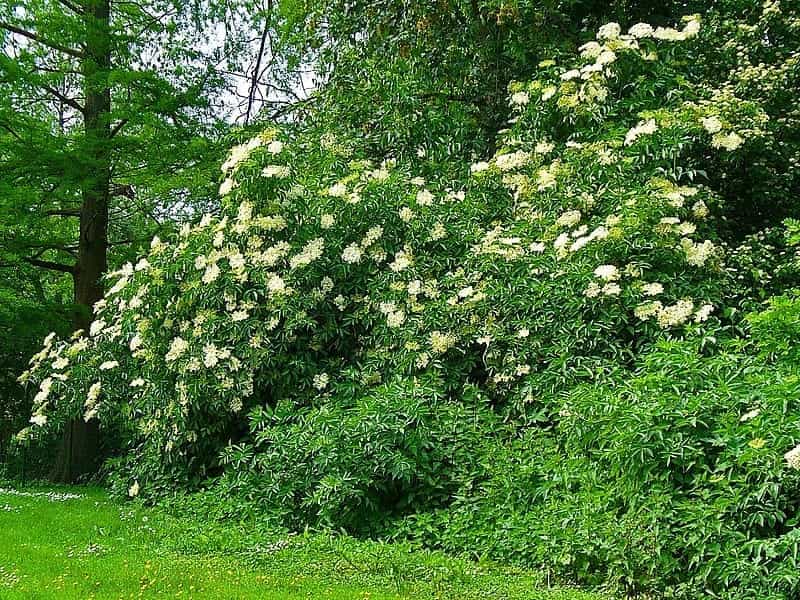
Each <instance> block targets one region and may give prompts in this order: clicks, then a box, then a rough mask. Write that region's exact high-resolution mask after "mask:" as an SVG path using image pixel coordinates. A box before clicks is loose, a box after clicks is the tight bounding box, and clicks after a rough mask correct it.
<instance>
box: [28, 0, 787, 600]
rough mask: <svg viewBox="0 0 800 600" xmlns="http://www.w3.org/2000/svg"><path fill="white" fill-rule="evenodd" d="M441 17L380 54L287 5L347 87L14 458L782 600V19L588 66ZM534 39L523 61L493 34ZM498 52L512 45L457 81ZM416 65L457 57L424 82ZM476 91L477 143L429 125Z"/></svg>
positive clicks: (568, 570)
mask: <svg viewBox="0 0 800 600" xmlns="http://www.w3.org/2000/svg"><path fill="white" fill-rule="evenodd" d="M443 4H448V3H443ZM451 4H453V6H450V5H449V4H448V6H449V8H443V9H442V13H441V14H438V13H433V15H432V16H430V19H428V18H427V16H426V15H427V13H423V12H422V10H421V8H420V7H417V6H416V5H414V4H412V5H411V6H410V8H409V11H408V12H403V13H402V14H401V15H400V16H401V17H402V18H401V19H400V24H399V25H397V27H396V29H394V30H389V31H387V30H386V28H387V27H389V26H388V25H387V24H386V23H383V20H384V19H387V18H389V17H388V15H389V14H392V13H391V11H390V12H389V13H382V12H375V11H374V10H373V9H371V8H370V7H369V6H367V7H358V6H356V7H355V8H354V9H353V13H352V15H350V16H352V18H350V16H348V15H346V14H344V13H345V10H344V8H343V7H339V6H338V3H335V2H329V3H321V4H320V9H319V10H320V11H322V12H324V11H325V10H326V9H325V8H324V7H326V6H327V7H329V8H330V7H332V8H331V18H330V19H329V20H328V21H327V22H326V23H325V24H324V25H323V24H321V23H320V22H318V20H317V19H318V17H319V15H316V13H315V12H314V11H313V10H308V7H307V6H306V5H305V4H302V3H297V4H295V3H285V4H284V5H283V6H282V8H281V10H282V11H283V12H282V13H281V15H282V17H281V18H282V19H283V20H282V21H280V27H281V28H282V29H281V31H282V32H283V34H282V35H283V37H282V42H283V43H284V44H285V48H286V49H287V50H286V51H287V52H289V54H290V56H293V55H292V53H293V52H295V53H297V57H295V58H297V60H300V57H302V56H304V55H305V54H304V52H305V51H306V48H307V45H310V46H311V47H314V48H315V49H320V48H321V49H322V50H321V51H322V58H321V60H322V64H323V65H327V66H328V67H329V68H330V69H331V72H330V73H329V75H330V81H329V84H328V87H326V88H323V89H322V90H321V92H320V94H319V95H318V96H317V97H316V98H313V100H315V102H312V103H311V104H310V105H309V106H310V108H308V114H307V115H305V117H304V118H300V117H298V119H297V120H296V121H295V122H292V123H287V124H283V125H281V126H278V125H274V124H272V125H269V126H267V127H265V128H264V129H263V130H262V131H259V132H257V134H256V135H255V137H251V136H253V132H252V131H250V132H245V131H242V132H241V133H240V139H239V141H240V142H241V143H240V145H237V146H236V147H234V148H233V149H232V151H231V153H230V154H229V156H228V158H227V160H226V161H225V163H224V164H223V165H222V178H221V184H220V187H219V197H220V202H219V204H220V207H219V210H217V211H211V212H209V213H208V214H206V215H204V216H203V217H202V218H201V219H197V220H195V221H194V222H193V223H192V224H187V225H185V226H184V227H183V228H182V229H181V230H180V232H179V233H178V234H177V235H174V236H163V239H160V238H155V239H153V241H152V243H151V245H150V249H149V251H147V252H146V253H145V254H144V255H143V256H141V257H139V258H138V259H137V260H134V261H132V262H130V263H125V264H124V265H122V266H121V267H120V268H119V269H117V270H116V271H115V272H114V273H111V274H110V275H109V278H108V287H109V290H108V292H107V294H106V297H105V299H104V300H102V301H100V302H99V303H98V304H97V305H96V306H95V315H96V320H95V321H94V323H93V324H92V326H91V328H90V331H89V332H88V335H83V336H82V335H75V336H73V337H72V338H71V339H59V338H57V337H56V336H54V335H51V336H48V337H47V338H46V340H45V344H44V348H43V349H42V350H41V351H40V352H39V353H38V354H36V355H35V356H34V357H33V360H32V365H31V368H30V370H28V371H27V372H26V373H24V374H23V375H22V377H21V380H22V381H24V382H28V381H29V382H33V383H34V384H35V386H34V387H33V389H36V386H38V391H37V392H36V397H35V398H34V406H33V416H32V417H31V426H30V427H28V428H26V429H25V430H23V431H22V432H20V433H19V434H18V436H17V439H18V441H19V443H20V444H23V445H28V444H34V443H37V442H39V441H42V440H47V439H49V438H51V437H52V436H53V435H54V434H56V433H58V432H59V431H60V430H61V429H62V428H63V426H64V424H65V423H67V422H69V421H70V420H71V419H75V418H82V419H85V420H86V421H94V420H95V419H96V420H98V421H99V423H100V424H101V426H102V427H103V430H104V431H105V435H106V438H107V439H108V440H114V444H113V445H114V447H115V452H114V456H113V457H112V458H111V459H110V460H109V461H108V462H107V463H106V473H107V476H108V481H109V483H110V485H111V487H112V489H113V490H114V491H115V492H116V493H117V494H118V495H120V496H125V495H127V496H131V497H138V496H141V497H143V498H145V499H147V500H151V501H160V500H163V499H165V498H169V497H171V496H172V495H173V494H174V492H175V488H176V486H177V487H179V488H180V489H181V490H189V491H196V492H198V494H197V495H196V496H195V498H196V500H197V501H198V502H201V503H203V502H207V503H209V504H213V505H216V506H217V507H218V509H219V510H220V511H222V512H223V513H225V514H227V515H228V516H233V515H237V514H241V513H247V514H251V515H257V516H258V517H259V518H261V519H266V520H268V521H271V522H273V523H276V524H280V525H281V526H285V527H289V528H292V529H296V530H300V529H302V528H304V527H308V526H313V527H332V528H342V529H345V530H346V531H348V532H350V533H353V534H358V535H371V536H380V537H384V538H393V539H395V540H409V539H410V540H414V541H416V542H418V543H421V544H424V545H426V546H429V547H431V546H432V547H437V548H444V549H446V550H448V551H450V552H456V553H466V554H470V555H473V556H477V557H489V558H496V559H501V560H503V561H507V562H512V563H516V564H519V565H526V566H533V567H537V568H539V567H541V568H545V569H547V571H548V572H549V573H552V574H554V575H556V576H557V577H559V578H563V579H567V580H571V581H578V582H580V583H582V584H590V585H607V586H612V587H614V588H617V589H619V590H624V591H625V592H630V593H649V594H663V595H665V596H669V597H685V598H694V597H698V595H701V592H700V590H703V592H702V593H703V594H707V595H709V596H711V597H726V598H751V597H763V598H792V597H795V596H796V595H797V594H798V591H800V576H798V574H797V573H798V564H797V558H796V547H797V546H796V543H797V536H798V535H800V533H798V531H800V530H798V529H797V528H796V522H797V519H798V517H799V516H800V502H798V500H797V497H798V491H799V490H798V482H800V479H798V474H797V470H798V469H800V445H798V444H799V443H800V434H799V433H798V426H799V425H800V412H798V407H797V401H798V392H799V391H800V379H798V368H800V349H799V348H800V347H798V345H797V341H796V340H797V339H800V338H799V336H798V333H800V331H798V327H799V326H798V323H800V300H798V296H797V293H798V292H797V291H796V290H793V287H796V286H797V274H798V270H800V261H799V260H798V255H797V250H796V248H795V247H796V246H797V245H798V243H799V242H800V239H798V238H800V233H798V231H800V226H798V222H797V221H796V220H794V219H797V217H798V216H800V207H798V205H797V200H796V198H797V193H798V169H797V166H798V161H800V133H798V132H799V131H800V128H798V119H800V105H799V104H798V102H800V100H799V99H798V97H797V95H796V94H793V93H792V90H795V89H797V87H798V85H800V55H799V54H798V47H800V14H799V12H798V6H797V5H796V3H788V2H784V3H778V2H772V1H768V2H766V3H764V4H763V5H755V4H754V3H752V2H720V3H718V5H715V10H714V11H713V12H709V14H706V15H702V16H701V15H689V16H686V17H684V18H683V19H680V18H678V17H677V16H676V15H675V14H673V12H672V11H673V9H674V10H678V7H670V8H668V9H666V13H665V15H664V18H667V17H675V22H674V23H672V25H673V26H674V28H673V27H670V26H669V24H667V23H665V22H662V23H660V24H659V23H656V24H655V25H656V26H650V25H647V24H643V23H638V24H633V25H632V26H631V27H630V30H629V33H627V34H625V33H623V31H622V28H621V27H620V26H619V25H617V24H616V23H613V22H612V23H607V24H605V25H603V26H601V27H600V28H599V29H598V31H597V34H596V38H595V39H593V40H590V41H585V40H581V41H585V43H583V44H581V45H580V47H579V50H578V52H577V53H576V52H575V51H574V49H572V50H571V51H569V52H568V51H567V49H566V47H567V46H572V47H573V48H574V46H575V45H578V43H577V41H576V39H575V38H578V37H581V36H580V30H579V28H578V27H577V26H576V20H575V19H576V14H577V13H575V14H573V13H572V12H569V11H570V10H575V11H578V12H580V11H583V10H587V11H588V13H589V14H591V15H592V18H591V19H589V18H588V17H587V23H589V24H591V25H592V26H594V21H595V20H599V19H600V18H601V17H603V16H605V12H604V11H605V9H597V10H596V11H595V10H590V8H589V7H587V6H584V5H583V4H575V5H574V6H573V5H572V4H569V3H567V6H568V7H571V8H570V9H569V10H567V9H565V8H564V6H562V5H561V3H559V4H558V5H557V6H555V5H554V6H553V7H550V6H548V5H547V4H546V3H545V4H544V5H541V6H540V4H539V3H535V4H530V6H528V5H527V4H526V3H521V4H525V6H519V7H517V8H516V9H513V10H512V9H508V10H509V11H510V12H507V11H506V9H507V8H508V7H506V5H505V4H502V5H498V6H497V7H494V8H492V7H493V6H494V5H493V4H492V6H489V5H488V4H487V3H479V7H478V13H477V14H476V13H474V12H472V13H469V12H468V11H466V7H462V8H465V11H466V12H463V14H461V13H459V12H458V11H457V10H455V9H456V8H458V7H459V6H461V5H460V3H451ZM456 5H457V6H456ZM337 7H338V8H337ZM612 8H613V6H612ZM495 9H496V10H495ZM646 9H647V8H646V7H645V5H644V4H642V5H641V6H640V5H638V4H636V5H635V6H634V8H631V9H630V10H627V9H626V10H623V9H621V8H620V9H619V10H620V11H621V12H620V14H621V16H622V17H626V18H630V17H632V16H635V15H637V14H638V11H645V10H646ZM314 10H316V9H314ZM418 10H419V12H418ZM609 10H611V9H609ZM614 10H617V9H614ZM530 11H532V13H531V12H530ZM564 11H566V12H564ZM459 14H461V16H462V18H463V19H467V21H468V24H467V25H465V26H464V27H462V28H460V29H458V28H454V27H452V24H451V23H450V22H449V21H448V20H447V18H458V15H459ZM467 14H470V15H471V16H469V17H468V16H466V15H467ZM531 14H535V15H536V19H537V20H536V22H537V23H539V24H540V25H541V26H542V29H536V30H535V31H534V32H533V33H531V34H530V35H531V36H532V37H531V38H527V37H524V36H522V37H519V38H517V37H515V36H514V34H513V32H514V31H517V28H516V26H509V27H505V26H504V25H503V23H504V22H505V21H504V20H505V19H506V17H507V18H508V19H509V23H517V20H519V22H520V23H528V22H529V21H530V19H531V18H533V17H531ZM315 15H316V16H315ZM487 15H493V18H494V24H491V26H490V24H489V23H488V20H487V18H486V17H487ZM446 17H447V18H446ZM360 19H362V20H360ZM561 19H564V20H565V22H567V23H569V24H570V28H569V31H568V32H567V33H565V34H564V35H563V36H562V37H559V43H556V42H553V41H552V40H549V39H548V38H547V36H544V37H541V35H543V33H542V32H543V31H545V30H547V25H549V24H552V23H553V22H559V20H561ZM381 23H383V24H381ZM632 23H635V21H632ZM412 25H413V27H416V28H417V29H418V31H419V33H420V35H419V36H418V37H410V38H408V40H406V39H405V38H402V36H401V37H400V38H398V37H396V36H398V35H399V34H400V33H402V32H406V33H407V32H408V31H410V30H411V29H412ZM486 28H488V29H490V30H491V31H493V32H494V33H493V34H492V35H495V34H496V35H497V36H498V37H497V38H496V39H506V37H505V36H510V37H509V40H513V43H510V41H509V43H510V46H508V45H504V46H502V48H498V47H496V46H492V49H491V51H487V52H485V53H482V52H477V58H476V60H475V61H473V65H472V66H473V67H474V70H473V71H470V77H465V76H464V73H465V69H467V68H468V66H469V65H468V61H464V57H463V56H462V55H461V54H460V52H459V51H458V50H457V48H458V47H459V46H458V44H459V43H460V42H459V40H462V41H463V39H466V38H468V39H470V40H473V41H471V42H469V43H467V44H465V45H466V46H468V47H472V46H476V47H477V48H479V49H480V50H483V46H481V45H480V44H478V43H477V42H475V41H474V40H475V39H486V36H487V32H486V31H485V29H486ZM362 31H370V32H372V33H373V34H372V35H367V36H365V37H364V36H360V35H359V32H362ZM540 34H541V35H540ZM315 36H319V38H318V39H317V38H315ZM393 36H394V37H393ZM428 36H430V37H428ZM460 36H463V37H460ZM481 36H483V37H481ZM398 39H399V41H398ZM493 39H495V38H493ZM315 40H316V41H315ZM426 40H436V41H437V43H439V44H441V45H442V46H445V47H447V48H449V50H450V51H451V53H449V54H448V53H447V52H445V53H443V54H442V55H441V56H442V57H443V58H442V60H441V62H440V63H438V64H437V68H434V69H431V70H425V69H423V68H422V65H423V64H425V62H426V61H427V60H428V58H429V55H428V54H426V53H425V52H423V51H422V50H421V48H424V47H425V44H426ZM507 41H508V40H507ZM562 43H563V45H562ZM327 44H330V45H327ZM387 44H388V45H391V47H393V48H399V49H400V52H399V53H389V52H385V48H386V47H387ZM431 47H432V48H439V46H437V45H436V44H433V42H431ZM524 48H527V49H528V50H530V52H524V51H523V49H524ZM498 56H499V57H504V60H503V67H502V68H500V67H495V70H494V71H492V68H491V67H490V65H491V59H492V57H495V58H496V57H498ZM512 59H513V60H512ZM489 72H494V73H495V74H496V79H495V81H494V85H495V86H497V82H498V81H502V82H503V87H505V86H506V84H508V85H507V90H506V89H502V90H500V89H495V90H494V92H491V91H490V88H491V85H489V86H488V87H487V79H486V73H489ZM511 74H513V76H515V77H517V78H519V81H509V80H510V79H511V77H512V75H511ZM459 78H463V80H464V81H465V82H466V83H464V87H463V90H461V89H460V88H459V91H463V92H464V94H466V95H468V96H471V95H478V96H481V97H482V96H485V95H487V94H490V95H491V99H490V101H489V102H487V103H484V104H482V105H481V106H483V107H484V108H485V111H483V112H481V110H479V111H478V112H476V111H475V107H474V106H472V108H468V107H467V108H465V105H464V103H456V104H453V103H451V102H449V101H448V102H438V101H436V102H431V101H430V100H431V98H430V97H429V96H428V94H429V92H430V90H431V88H437V86H439V84H441V83H442V82H451V83H452V82H454V81H456V80H459ZM413 86H417V89H415V90H411V89H410V87H413ZM445 89H446V93H448V94H449V93H450V92H451V91H452V90H450V89H447V88H445ZM438 91H439V90H437V92H438ZM376 96H377V97H378V98H380V101H378V102H377V105H378V106H377V108H376V111H375V112H369V111H368V110H367V102H371V101H372V100H373V99H375V98H376ZM364 98H367V99H369V100H365V99H364ZM468 104H469V103H468ZM385 109H391V110H390V112H389V113H386V112H381V111H383V110H385ZM765 300H768V302H767V304H766V305H764V304H763V302H764V301H765Z"/></svg>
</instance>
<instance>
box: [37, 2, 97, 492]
mask: <svg viewBox="0 0 800 600" xmlns="http://www.w3.org/2000/svg"><path fill="white" fill-rule="evenodd" d="M84 10H85V18H84V21H85V26H86V44H85V50H84V52H85V58H84V59H83V61H82V70H83V79H84V92H85V96H86V104H85V110H84V115H83V119H84V131H85V134H86V147H85V149H84V152H85V155H84V159H85V161H86V168H85V172H84V174H83V189H82V201H83V202H82V205H81V215H80V238H79V241H78V261H77V264H76V266H75V272H74V289H75V304H77V305H78V312H77V313H76V318H75V326H76V329H83V330H84V331H88V328H89V324H90V323H91V321H92V306H93V305H94V303H95V302H97V301H98V300H100V299H101V298H102V297H103V280H102V276H103V273H105V271H106V268H107V266H108V263H107V254H108V203H109V197H110V185H111V147H110V143H111V90H110V88H109V82H108V74H109V69H110V67H111V38H110V30H109V21H110V19H109V17H110V0H84ZM99 449H100V432H99V429H98V426H97V421H96V420H93V421H90V422H88V423H87V422H85V421H84V420H83V419H82V418H77V419H75V420H73V421H72V422H70V423H69V424H67V428H66V431H65V433H64V437H63V439H62V440H61V446H60V448H59V451H58V455H57V457H56V462H55V465H54V467H53V471H52V473H51V479H52V480H53V481H56V482H60V483H74V482H75V481H78V480H80V479H82V478H85V477H86V476H89V475H91V474H93V473H94V472H95V471H96V470H97V467H98V466H99V458H100V452H99Z"/></svg>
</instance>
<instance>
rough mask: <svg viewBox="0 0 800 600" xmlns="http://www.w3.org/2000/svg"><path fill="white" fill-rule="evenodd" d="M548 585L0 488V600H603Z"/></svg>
mask: <svg viewBox="0 0 800 600" xmlns="http://www.w3.org/2000/svg"><path fill="white" fill-rule="evenodd" d="M546 587H547V586H546V583H545V582H544V581H543V578H542V577H540V576H537V575H536V574H532V573H529V572H524V571H519V570H510V569H501V568H499V567H496V566H485V565H478V564H475V563H471V562H468V561H462V560H459V559H455V558H450V557H446V556H444V555H442V554H438V553H430V552H420V551H412V550H411V549H410V548H409V547H407V546H404V545H399V544H392V545H387V544H380V543H376V542H362V541H356V540H353V539H352V538H347V537H342V536H337V537H331V536H326V535H321V534H301V535H286V534H284V533H281V532H275V533H269V532H257V531H253V530H252V529H249V528H247V527H245V526H241V525H239V526H237V525H219V524H214V523H208V524H206V523H199V522H197V521H196V520H194V519H191V518H179V517H176V516H173V515H168V514H166V513H164V512H161V511H158V510H155V509H147V508H143V507H141V506H138V505H134V504H130V505H121V504H118V503H115V502H114V501H112V500H109V499H108V497H107V496H106V494H105V493H104V492H103V491H102V490H99V489H94V488H52V487H50V488H37V487H26V488H22V489H18V488H12V487H9V486H3V485H0V598H2V599H3V600H16V599H22V598H24V599H26V600H31V599H34V600H35V599H37V598H41V599H45V598H59V599H69V598H80V599H81V600H84V599H88V598H98V599H99V598H153V597H174V598H212V599H217V598H219V599H222V598H224V599H231V600H233V599H237V600H238V599H246V598H259V599H263V598H269V599H273V598H274V599H281V598H333V599H338V598H341V599H345V598H346V599H351V598H370V599H372V600H377V599H383V598H386V599H388V598H415V599H417V598H442V599H445V598H454V599H455V598H459V599H462V598H463V599H466V598H508V599H515V598H520V599H522V598H526V599H535V600H566V599H575V600H599V599H600V598H601V597H600V596H597V595H594V594H589V593H583V592H578V591H575V590H553V589H545V588H546Z"/></svg>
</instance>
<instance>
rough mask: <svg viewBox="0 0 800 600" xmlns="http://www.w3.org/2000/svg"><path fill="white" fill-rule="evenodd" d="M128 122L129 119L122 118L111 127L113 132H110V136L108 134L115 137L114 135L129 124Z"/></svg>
mask: <svg viewBox="0 0 800 600" xmlns="http://www.w3.org/2000/svg"><path fill="white" fill-rule="evenodd" d="M127 124H128V119H122V120H121V121H120V122H119V123H117V124H116V125H114V127H113V128H112V129H111V133H110V134H109V136H108V137H112V138H113V137H114V136H115V135H117V134H118V133H119V132H120V130H121V129H122V128H123V127H125V125H127Z"/></svg>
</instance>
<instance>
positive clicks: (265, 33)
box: [244, 0, 272, 123]
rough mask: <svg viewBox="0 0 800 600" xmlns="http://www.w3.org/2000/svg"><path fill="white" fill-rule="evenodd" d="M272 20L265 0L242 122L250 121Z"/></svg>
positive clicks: (270, 7)
mask: <svg viewBox="0 0 800 600" xmlns="http://www.w3.org/2000/svg"><path fill="white" fill-rule="evenodd" d="M271 21H272V0H267V17H266V21H265V23H264V31H263V32H262V33H261V42H260V44H259V47H258V56H257V58H256V64H255V67H254V68H253V78H252V79H251V81H250V92H249V93H248V95H247V112H246V113H245V116H244V122H245V123H249V122H250V112H251V111H252V110H253V104H254V103H255V100H256V91H257V90H258V79H259V77H258V76H259V74H260V71H261V59H262V58H263V57H264V49H265V46H266V44H267V36H269V28H270V23H271Z"/></svg>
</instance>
